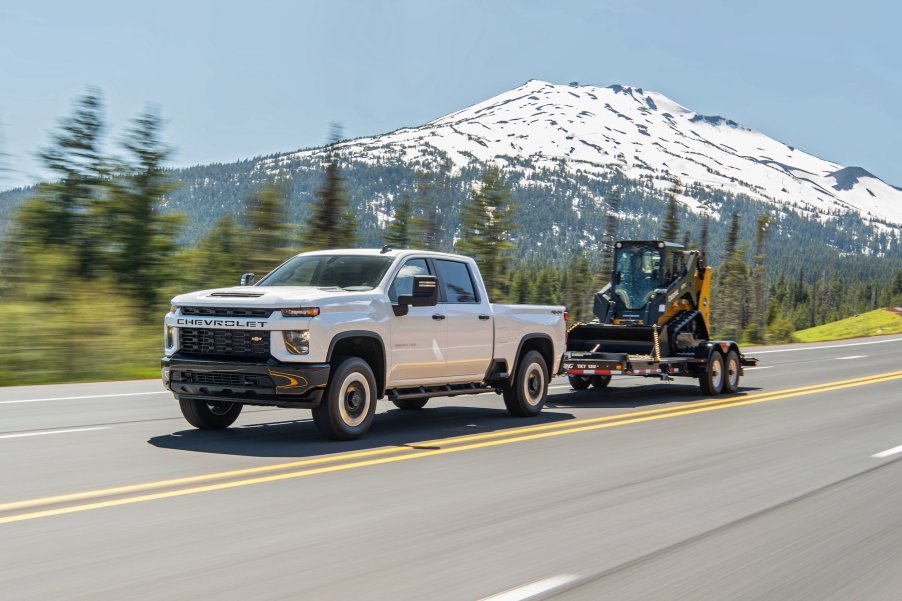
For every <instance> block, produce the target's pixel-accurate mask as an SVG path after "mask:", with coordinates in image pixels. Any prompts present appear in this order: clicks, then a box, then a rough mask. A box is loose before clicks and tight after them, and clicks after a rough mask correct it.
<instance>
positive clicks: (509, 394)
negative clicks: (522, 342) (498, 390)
mask: <svg viewBox="0 0 902 601" xmlns="http://www.w3.org/2000/svg"><path fill="white" fill-rule="evenodd" d="M503 392H504V405H505V406H506V407H507V410H508V411H509V412H510V414H511V415H513V416H514V417H533V416H535V415H538V414H539V412H540V411H541V410H542V407H543V406H545V400H546V399H547V398H548V366H547V365H545V359H544V358H542V355H541V354H540V353H538V352H537V351H529V352H528V353H526V354H525V355H524V356H523V358H522V359H521V360H520V364H519V365H518V366H517V373H516V374H515V375H514V379H513V380H512V381H511V382H510V383H508V384H507V386H505V387H504V391H503Z"/></svg>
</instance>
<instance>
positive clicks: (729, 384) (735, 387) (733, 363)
mask: <svg viewBox="0 0 902 601" xmlns="http://www.w3.org/2000/svg"><path fill="white" fill-rule="evenodd" d="M739 369H740V367H739V354H738V353H737V352H736V351H730V352H729V353H727V360H726V362H725V364H724V380H723V392H724V394H733V393H735V392H738V391H739Z"/></svg>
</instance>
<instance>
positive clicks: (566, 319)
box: [564, 309, 570, 322]
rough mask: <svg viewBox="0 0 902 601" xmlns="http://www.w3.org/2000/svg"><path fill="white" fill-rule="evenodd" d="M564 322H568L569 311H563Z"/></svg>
mask: <svg viewBox="0 0 902 601" xmlns="http://www.w3.org/2000/svg"><path fill="white" fill-rule="evenodd" d="M564 321H565V322H567V321H570V311H567V310H566V309H564Z"/></svg>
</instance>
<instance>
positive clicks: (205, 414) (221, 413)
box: [179, 399, 243, 430]
mask: <svg viewBox="0 0 902 601" xmlns="http://www.w3.org/2000/svg"><path fill="white" fill-rule="evenodd" d="M179 407H180V408H181V410H182V415H184V416H185V419H186V420H187V421H188V423H189V424H191V425H192V426H194V427H195V428H200V429H201V430H225V429H226V428H228V427H229V426H231V425H232V424H234V423H235V420H236V419H238V416H239V415H240V414H241V408H242V407H243V405H241V404H239V403H229V402H217V401H202V400H201V399H179Z"/></svg>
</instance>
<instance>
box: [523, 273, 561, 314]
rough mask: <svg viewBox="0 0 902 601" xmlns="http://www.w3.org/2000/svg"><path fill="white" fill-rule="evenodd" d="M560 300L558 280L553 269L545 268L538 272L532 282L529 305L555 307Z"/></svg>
mask: <svg viewBox="0 0 902 601" xmlns="http://www.w3.org/2000/svg"><path fill="white" fill-rule="evenodd" d="M560 300H561V297H560V278H559V277H558V274H557V272H556V271H555V270H554V268H552V267H546V268H544V269H542V270H541V271H539V273H538V275H537V276H536V278H535V281H534V282H533V285H532V290H530V295H529V303H530V304H536V305H556V304H557V303H559V302H560Z"/></svg>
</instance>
